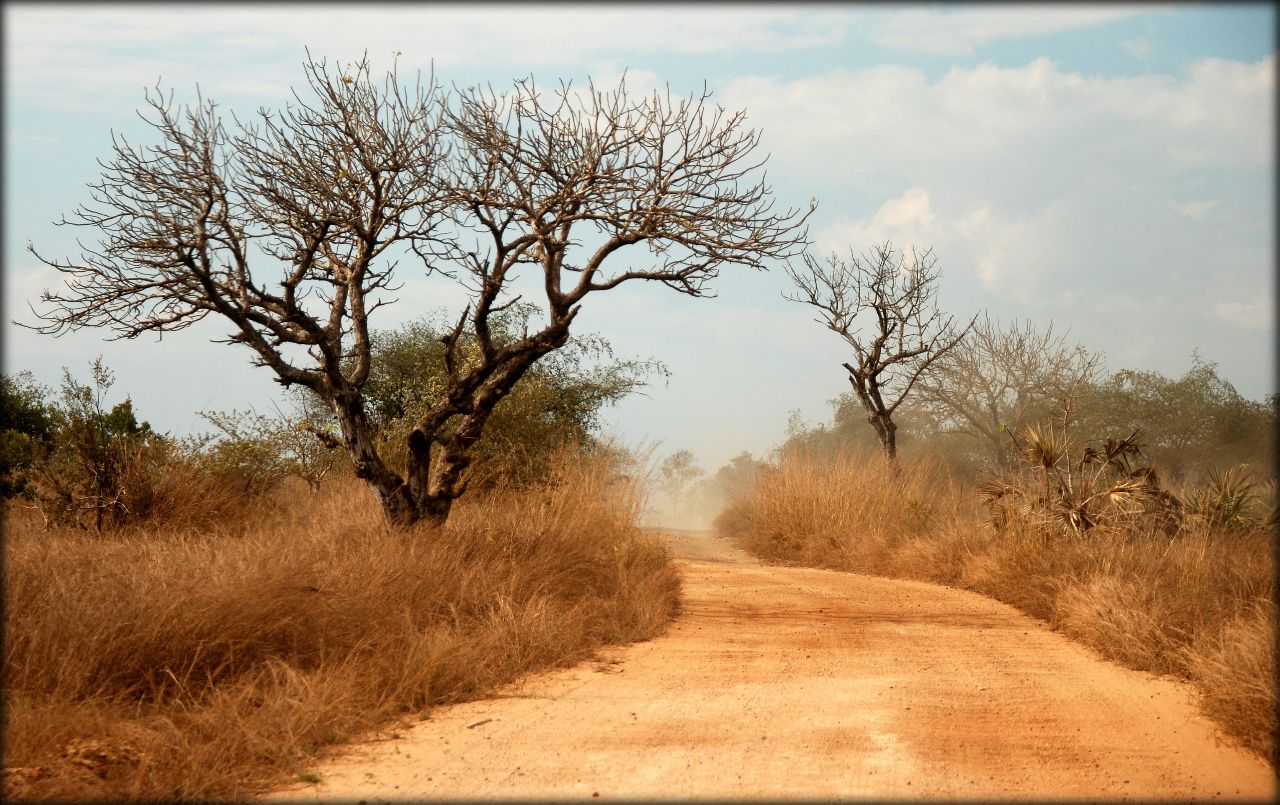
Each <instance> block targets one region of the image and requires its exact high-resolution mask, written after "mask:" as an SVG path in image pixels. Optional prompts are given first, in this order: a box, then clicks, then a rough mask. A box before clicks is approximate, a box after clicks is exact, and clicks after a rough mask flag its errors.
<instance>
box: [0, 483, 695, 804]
mask: <svg viewBox="0 0 1280 805" xmlns="http://www.w3.org/2000/svg"><path fill="white" fill-rule="evenodd" d="M557 473H558V476H557V477H556V478H555V480H554V483H553V484H552V485H551V486H550V487H548V488H547V489H544V490H542V491H539V492H528V493H524V494H521V495H515V494H513V493H510V492H507V493H498V494H496V495H494V496H492V497H490V498H488V499H487V500H477V501H471V502H469V503H467V504H465V505H461V506H459V507H458V509H457V510H456V513H455V516H454V517H453V518H451V520H450V523H449V525H448V526H447V527H446V528H444V529H442V530H431V529H428V528H425V527H424V528H420V529H417V530H415V531H413V532H411V533H408V534H396V533H392V532H389V531H388V530H387V529H386V528H385V527H384V526H383V524H382V520H381V517H380V515H379V513H378V511H377V509H376V506H375V504H374V502H373V500H372V498H371V496H370V494H369V493H368V492H367V490H365V489H364V488H363V486H361V485H359V484H357V483H356V482H354V481H352V480H349V479H343V480H337V481H334V482H333V484H331V485H329V486H328V487H326V489H325V490H324V491H323V493H322V494H320V495H317V496H310V495H309V494H308V493H307V492H305V491H303V492H300V493H299V496H300V497H301V502H300V503H297V504H296V505H294V506H293V507H292V509H291V511H289V510H285V511H288V513H286V514H280V511H281V510H280V509H278V508H277V509H272V511H274V512H275V515H274V517H273V521H268V522H263V523H261V524H259V525H257V526H255V527H242V526H241V525H239V524H237V525H235V526H234V527H232V528H228V529H223V530H221V531H215V532H213V533H210V532H207V531H191V530H176V529H166V528H163V527H160V526H158V525H156V523H155V522H154V521H153V522H152V523H151V524H150V525H147V526H143V527H138V528H134V529H131V530H129V531H127V532H121V533H117V534H113V535H103V536H94V535H92V534H91V533H85V532H79V531H54V532H49V533H42V532H41V531H40V530H39V528H38V519H36V520H35V521H34V522H32V521H31V518H25V519H24V518H23V517H21V516H20V514H21V513H11V514H10V517H9V521H8V522H7V523H6V530H7V534H6V540H5V578H4V581H5V585H4V595H5V638H6V640H5V657H4V662H5V666H4V667H5V683H4V684H5V703H6V707H5V716H6V723H5V736H4V737H5V742H4V744H5V758H4V761H5V767H6V769H7V770H12V769H13V768H14V767H18V768H20V769H21V770H20V771H17V772H13V773H9V774H6V794H7V795H9V796H10V797H12V796H15V795H17V796H21V797H24V798H34V799H48V798H67V799H76V800H85V799H116V798H132V799H155V800H169V799H180V800H191V799H241V798H245V797H247V796H250V795H252V794H253V793H254V792H255V791H257V790H259V789H260V786H261V784H262V783H263V782H265V781H270V780H272V779H274V780H280V779H287V778H288V777H290V776H292V775H296V774H297V773H298V772H300V771H301V770H302V769H303V768H304V761H305V759H306V758H308V757H309V756H312V755H314V754H315V753H316V752H317V751H318V750H320V749H321V748H323V747H324V746H325V745H326V744H332V743H340V742H344V741H347V740H351V739H353V738H356V737H358V736H360V735H361V734H364V733H367V732H368V731H370V730H372V729H375V728H378V727H382V726H386V725H388V724H390V723H392V722H394V720H395V719H396V717H398V716H404V715H410V714H425V713H426V711H427V710H428V709H429V708H430V707H431V706H432V705H435V704H439V703H443V702H452V701H459V700H463V699H467V698H471V697H476V696H478V695H481V694H483V693H485V692H487V691H492V690H493V689H494V688H495V686H498V685H500V684H502V683H505V682H507V681H509V680H512V679H513V678H515V677H517V676H519V675H520V674H523V673H526V672H528V671H531V670H534V669H539V668H546V667H552V666H558V665H565V664H571V663H573V662H575V661H578V660H580V659H583V658H585V657H588V656H590V655H591V654H592V653H593V652H594V651H595V650H596V649H597V648H598V647H600V646H601V645H602V644H604V643H623V642H628V641H633V640H641V639H644V638H647V637H650V636H652V635H654V634H656V633H658V632H660V631H662V630H663V628H664V627H665V625H666V623H667V622H668V621H669V620H670V618H671V617H672V616H673V614H674V611H675V607H676V605H677V595H678V587H679V579H678V576H677V575H676V573H675V571H674V570H673V569H672V568H671V566H670V565H669V564H668V561H667V556H666V554H665V552H664V550H663V548H662V547H661V546H660V545H659V544H658V543H656V542H653V541H651V540H650V539H648V538H646V537H644V536H642V535H641V534H640V532H638V531H637V530H636V529H635V528H634V522H635V519H636V516H637V514H638V512H637V506H638V503H637V495H636V490H634V489H630V488H628V487H626V486H625V485H619V484H618V483H617V482H616V481H611V480H610V478H609V475H608V473H607V472H605V470H604V469H603V467H602V466H597V465H590V464H583V463H577V464H569V463H563V464H561V465H560V466H559V467H558V469H557ZM178 519H179V520H180V521H181V518H178Z"/></svg>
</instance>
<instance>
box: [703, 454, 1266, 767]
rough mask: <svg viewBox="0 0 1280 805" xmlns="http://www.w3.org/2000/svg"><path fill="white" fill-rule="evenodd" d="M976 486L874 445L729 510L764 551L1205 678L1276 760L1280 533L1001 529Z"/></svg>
mask: <svg viewBox="0 0 1280 805" xmlns="http://www.w3.org/2000/svg"><path fill="white" fill-rule="evenodd" d="M985 519H986V518H985V517H984V512H982V511H980V509H979V506H978V504H977V497H976V494H975V492H974V490H973V489H970V488H967V487H964V486H961V485H959V484H956V483H954V482H953V481H952V480H951V479H949V478H948V477H947V476H946V474H945V472H944V471H943V470H942V469H941V467H940V466H939V465H938V464H937V463H936V462H932V461H929V460H922V461H919V462H915V463H909V464H905V465H904V466H903V468H902V473H901V475H900V477H899V478H897V479H896V480H894V479H893V478H892V477H891V476H890V474H889V473H888V472H887V470H886V467H885V465H884V463H883V461H882V460H880V459H879V458H878V456H876V455H874V454H872V455H862V456H844V457H839V458H836V459H834V460H831V461H829V462H818V461H809V460H805V459H803V458H798V457H791V458H788V459H784V460H783V461H782V462H781V463H780V464H779V465H778V467H776V468H775V469H774V470H773V471H771V472H768V473H765V474H763V475H762V476H761V477H760V478H759V479H758V481H757V483H756V484H755V486H754V487H753V489H752V490H751V491H750V492H749V494H748V495H747V496H746V497H744V498H743V499H741V500H739V501H737V502H736V503H734V504H732V505H730V506H729V508H727V509H726V510H725V512H724V513H723V514H722V515H721V517H720V519H719V521H718V526H719V528H720V530H721V532H722V533H724V534H726V535H727V536H729V537H732V538H734V539H736V540H737V541H739V542H740V543H741V544H742V545H743V546H744V547H745V548H747V549H748V550H750V551H751V552H752V553H754V554H756V555H757V556H760V557H761V558H763V559H765V560H767V561H773V562H779V563H787V564H803V565H810V566H816V567H826V568H833V569H837V570H847V571H855V572H860V573H868V574H875V575H881V576H891V577H900V578H912V579H921V580H925V581H933V582H938V583H943V584H950V585H954V586H959V587H965V588H968V589H971V590H975V591H977V592H980V593H983V594H986V595H990V596H991V597H993V598H996V599H998V600H1001V601H1004V602H1006V603H1009V604H1012V605H1014V606H1016V607H1018V608H1019V609H1022V610H1023V611H1025V612H1028V613H1030V614H1032V615H1034V616H1036V617H1039V618H1042V619H1044V620H1047V621H1049V622H1050V623H1051V624H1052V625H1053V626H1054V628H1056V629H1059V630H1061V631H1062V632H1064V633H1066V634H1067V635H1070V636H1071V637H1073V638H1075V639H1077V640H1079V641H1080V642H1082V643H1085V644H1086V645H1088V646H1090V647H1092V648H1094V649H1095V650H1097V651H1098V652H1099V653H1101V654H1102V655H1103V656H1105V657H1108V658H1110V659H1112V660H1115V661H1116V662H1120V663H1122V664H1124V665H1127V666H1129V667H1132V668H1137V669H1141V670H1148V671H1153V672H1156V673H1163V674H1172V675H1175V676H1178V677H1181V678H1184V679H1188V680H1190V681H1191V682H1193V683H1194V684H1195V685H1196V687H1197V688H1198V689H1199V690H1200V691H1201V693H1202V694H1203V695H1202V703H1203V706H1204V708H1205V711H1206V712H1207V713H1208V714H1209V715H1210V716H1211V717H1212V718H1214V719H1216V721H1217V723H1218V724H1220V725H1221V727H1222V728H1223V729H1224V731H1225V732H1227V733H1228V734H1230V735H1232V736H1234V737H1235V738H1237V739H1239V740H1240V741H1241V742H1242V743H1243V744H1244V745H1245V746H1247V747H1248V748H1250V749H1252V750H1253V751H1255V752H1257V753H1259V754H1260V755H1262V756H1263V757H1265V758H1268V759H1270V760H1271V762H1272V763H1273V765H1276V762H1277V758H1276V691H1275V684H1274V680H1275V620H1276V612H1275V604H1274V600H1275V566H1274V550H1275V544H1274V536H1273V534H1272V533H1271V532H1270V531H1269V530H1266V529H1264V528H1256V529H1252V530H1247V529H1246V530H1210V529H1209V528H1208V527H1206V526H1204V525H1201V526H1199V527H1195V528H1192V529H1190V530H1188V531H1186V532H1184V533H1182V534H1180V535H1178V536H1176V537H1173V538H1169V537H1162V536H1158V535H1149V534H1148V535H1144V534H1136V533H1132V532H1123V531H1114V530H1108V529H1106V528H1096V529H1094V530H1092V531H1090V532H1088V533H1087V534H1086V535H1080V536H1072V537H1068V536H1065V535H1058V536H1056V537H1053V538H1048V539H1047V538H1046V536H1045V533H1044V532H1043V531H1041V530H1037V529H1035V528H1032V527H1029V526H1027V527H1023V526H1025V525H1026V524H1019V523H1013V524H1012V525H1011V527H1009V528H1007V529H1005V530H1003V531H999V532H997V531H996V530H994V529H993V528H992V527H991V526H990V525H989V524H987V523H986V522H985Z"/></svg>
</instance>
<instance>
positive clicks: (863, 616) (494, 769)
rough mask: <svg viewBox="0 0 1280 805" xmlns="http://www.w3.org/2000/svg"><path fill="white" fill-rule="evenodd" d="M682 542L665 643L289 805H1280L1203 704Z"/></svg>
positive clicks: (486, 704)
mask: <svg viewBox="0 0 1280 805" xmlns="http://www.w3.org/2000/svg"><path fill="white" fill-rule="evenodd" d="M667 538H668V539H669V541H670V542H671V544H672V546H673V547H674V548H675V551H676V555H677V556H678V557H680V562H681V565H682V567H683V571H684V574H685V611H684V614H683V615H682V616H681V617H680V619H679V620H678V621H677V622H676V623H674V624H673V625H672V627H671V629H670V631H669V632H668V633H667V634H666V635H664V636H663V637H660V638H658V639H655V640H652V641H649V642H646V643H642V644H638V645H635V646H630V647H627V648H622V649H611V650H610V651H609V652H608V653H607V654H606V655H605V656H604V658H603V659H602V660H600V661H596V662H590V663H586V664H584V665H580V666H578V667H575V668H572V669H568V670H564V671H557V672H553V673H550V674H544V675H540V676H538V677H535V678H533V679H530V680H527V681H526V682H524V683H523V684H521V685H519V686H518V687H516V688H513V689H512V690H510V691H508V692H506V693H505V694H504V696H503V697H502V698H497V699H490V700H485V701H477V702H470V703H467V704H461V705H456V706H453V707H448V708H441V709H439V710H437V711H435V712H434V713H433V714H432V717H431V718H430V720H428V721H425V722H421V723H417V724H415V725H413V726H412V727H406V728H404V729H403V730H402V731H401V737H400V738H397V739H386V740H382V741H378V742H374V743H371V744H367V745H363V746H360V747H356V748H354V749H350V750H348V751H347V753H346V754H345V755H343V756H340V757H335V758H333V759H331V760H330V761H327V762H325V763H323V764H321V765H319V766H318V767H316V768H315V769H314V771H315V773H316V774H318V775H319V777H320V779H321V782H320V783H319V784H308V785H302V784H299V785H295V786H294V787H292V788H291V789H289V790H286V791H282V792H279V793H277V794H275V795H274V796H273V797H272V798H273V799H276V800H281V801H283V800H293V801H296V800H309V801H314V800H334V799H340V800H345V801H352V802H355V801H359V800H365V801H367V802H368V803H375V802H383V801H389V800H396V799H419V800H420V799H430V798H448V799H456V798H462V797H474V798H485V799H497V798H501V799H534V798H547V797H558V798H566V799H577V798H585V799H590V798H593V797H596V796H599V797H600V798H601V799H615V798H635V797H641V798H648V799H651V798H655V797H664V798H665V797H674V798H692V797H697V798H708V799H744V798H751V797H765V798H769V799H778V798H794V797H806V798H813V797H816V798H823V799H827V798H873V799H886V798H918V797H932V798H947V799H955V798H962V799H990V798H1013V799H1054V800H1061V799H1066V798H1094V799H1139V800H1153V799H1177V800H1185V799H1236V800H1239V799H1245V800H1269V799H1272V798H1273V797H1274V794H1275V785H1276V777H1275V775H1274V773H1273V772H1272V770H1271V769H1270V767H1269V766H1268V765H1267V764H1265V763H1264V762H1263V761H1261V760H1259V759H1258V758H1257V757H1255V756H1252V755H1249V754H1247V753H1245V752H1243V751H1241V750H1238V749H1235V748H1232V747H1230V746H1227V745H1225V744H1224V743H1223V742H1222V741H1220V740H1219V739H1218V738H1216V737H1215V734H1216V733H1215V730H1214V728H1213V727H1212V725H1211V724H1210V723H1209V722H1208V721H1207V720H1206V719H1205V718H1204V717H1202V716H1200V715H1199V714H1198V713H1197V712H1196V709H1195V707H1194V703H1193V699H1192V694H1191V693H1190V689H1189V688H1188V687H1186V686H1183V685H1179V684H1175V683H1172V682H1169V681H1165V680H1160V679H1157V678H1155V677H1153V676H1151V675H1148V674H1142V673H1138V672H1135V671H1129V670H1126V669H1123V668H1119V667H1117V666H1114V665H1111V664H1109V663H1105V662H1103V661H1101V660H1100V659H1098V658H1097V656H1096V655H1094V654H1093V653H1092V652H1090V651H1088V650H1087V649H1085V648H1082V647H1080V646H1078V645H1076V644H1074V643H1071V642H1070V641H1068V640H1067V639H1066V638H1064V637H1062V636H1061V635H1058V634H1056V633H1054V632H1051V631H1049V630H1048V629H1047V628H1045V627H1044V626H1043V625H1042V624H1040V623H1038V622H1037V621H1034V620H1033V619H1031V618H1029V617H1027V616H1025V615H1023V614H1021V613H1019V612H1017V611H1016V610H1014V609H1012V608H1010V607H1007V606H1005V605H1003V604H1000V603H997V602H995V601H992V600H990V599H987V598H983V597H981V596H978V595H975V594H972V593H969V592H965V591H961V590H955V589H950V588H946V587H939V586H936V585H930V584H923V583H917V582H910V581H891V580H885V579H877V578H871V577H867V576H857V575H849V574H842V573H834V572H829V571H821V570H806V569H797V568H777V567H765V566H761V565H759V564H757V563H755V562H754V561H752V560H750V559H749V558H748V557H747V556H745V555H744V554H742V553H741V552H739V551H736V550H735V549H733V548H731V547H730V546H728V545H726V544H725V543H723V542H722V541H720V540H719V539H717V538H715V537H713V536H712V535H710V534H671V535H668V537H667Z"/></svg>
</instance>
